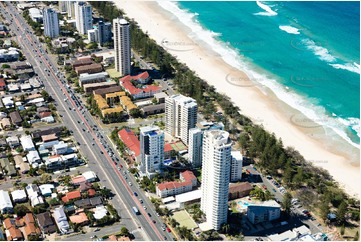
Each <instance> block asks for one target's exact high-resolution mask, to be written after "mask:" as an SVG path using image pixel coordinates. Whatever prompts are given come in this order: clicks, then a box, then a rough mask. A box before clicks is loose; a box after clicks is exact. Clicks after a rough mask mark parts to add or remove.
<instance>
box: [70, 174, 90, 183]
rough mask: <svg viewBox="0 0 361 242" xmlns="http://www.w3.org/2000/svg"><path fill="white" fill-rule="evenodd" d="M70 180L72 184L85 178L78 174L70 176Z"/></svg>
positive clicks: (84, 180) (83, 180)
mask: <svg viewBox="0 0 361 242" xmlns="http://www.w3.org/2000/svg"><path fill="white" fill-rule="evenodd" d="M71 182H72V183H73V184H80V183H82V182H86V179H85V177H84V176H83V175H79V176H75V177H73V178H71Z"/></svg>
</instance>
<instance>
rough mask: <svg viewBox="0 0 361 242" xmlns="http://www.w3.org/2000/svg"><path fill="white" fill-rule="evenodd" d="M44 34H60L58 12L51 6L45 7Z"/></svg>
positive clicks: (54, 36)
mask: <svg viewBox="0 0 361 242" xmlns="http://www.w3.org/2000/svg"><path fill="white" fill-rule="evenodd" d="M43 23H44V35H45V36H49V37H50V38H56V37H58V36H59V19H58V13H57V12H56V11H54V10H53V9H51V8H44V9H43Z"/></svg>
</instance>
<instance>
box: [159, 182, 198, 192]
mask: <svg viewBox="0 0 361 242" xmlns="http://www.w3.org/2000/svg"><path fill="white" fill-rule="evenodd" d="M185 186H192V182H191V181H185V182H163V183H160V184H159V185H158V189H159V190H161V191H163V190H171V189H176V188H180V187H185Z"/></svg>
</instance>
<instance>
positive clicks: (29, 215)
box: [23, 213, 35, 224]
mask: <svg viewBox="0 0 361 242" xmlns="http://www.w3.org/2000/svg"><path fill="white" fill-rule="evenodd" d="M23 219H24V222H25V223H26V224H28V223H35V218H34V215H33V214H32V213H27V214H26V215H25V216H24V217H23Z"/></svg>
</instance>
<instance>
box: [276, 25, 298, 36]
mask: <svg viewBox="0 0 361 242" xmlns="http://www.w3.org/2000/svg"><path fill="white" fill-rule="evenodd" d="M279 28H280V29H281V30H283V31H285V32H287V33H289V34H300V31H299V29H298V28H295V27H292V26H288V25H280V26H279Z"/></svg>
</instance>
